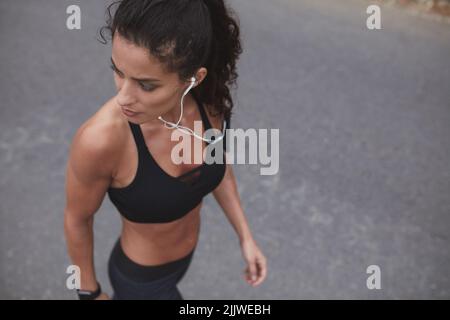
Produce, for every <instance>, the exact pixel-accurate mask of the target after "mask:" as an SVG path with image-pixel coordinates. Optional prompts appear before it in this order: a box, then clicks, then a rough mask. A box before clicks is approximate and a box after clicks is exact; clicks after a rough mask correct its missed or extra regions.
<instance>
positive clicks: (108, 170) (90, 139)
mask: <svg viewBox="0 0 450 320" xmlns="http://www.w3.org/2000/svg"><path fill="white" fill-rule="evenodd" d="M113 104H114V102H113V100H112V99H111V100H109V101H108V102H106V103H105V104H104V105H103V106H102V107H100V108H99V110H98V111H97V112H96V113H95V114H94V115H92V116H91V117H90V118H89V119H87V120H86V121H85V122H84V123H82V124H81V126H80V127H79V128H78V129H77V130H76V132H75V134H74V136H73V139H72V143H71V146H70V154H69V162H70V164H71V167H72V169H73V170H74V171H75V172H79V173H80V175H82V176H90V177H95V176H97V177H99V176H101V177H106V176H111V175H112V174H113V173H114V170H115V167H116V163H117V160H118V156H119V153H120V152H119V149H120V145H121V143H122V142H123V141H124V140H123V139H124V137H125V135H124V134H123V132H124V130H123V125H124V123H123V121H121V120H120V118H119V117H117V114H116V113H115V112H114V108H113V107H114V106H113Z"/></svg>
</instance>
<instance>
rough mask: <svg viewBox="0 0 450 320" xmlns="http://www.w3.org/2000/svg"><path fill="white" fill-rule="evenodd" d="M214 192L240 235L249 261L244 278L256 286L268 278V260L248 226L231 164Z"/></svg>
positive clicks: (246, 260)
mask: <svg viewBox="0 0 450 320" xmlns="http://www.w3.org/2000/svg"><path fill="white" fill-rule="evenodd" d="M213 194H214V198H215V199H216V200H217V203H218V204H219V205H220V207H221V208H222V210H223V211H224V213H225V215H226V216H227V219H228V221H229V222H230V223H231V225H232V226H233V228H234V230H235V231H236V233H237V235H238V237H239V242H240V245H241V250H242V255H243V257H244V260H245V262H246V263H247V266H246V268H245V270H244V279H245V280H246V281H247V283H248V284H250V285H252V286H254V287H255V286H258V285H259V284H261V283H262V282H263V281H264V279H265V278H266V275H267V260H266V257H265V256H264V255H263V253H262V252H261V250H260V248H259V247H258V245H257V244H256V241H255V239H254V238H253V236H252V233H251V231H250V228H249V226H248V223H247V220H246V218H245V214H244V211H243V209H242V206H241V202H240V198H239V194H238V190H237V185H236V179H235V176H234V174H233V169H232V167H231V166H230V165H229V164H227V165H226V170H225V176H224V178H223V179H222V181H221V183H220V184H219V185H218V186H217V188H216V189H215V190H214V191H213Z"/></svg>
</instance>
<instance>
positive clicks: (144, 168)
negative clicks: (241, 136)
mask: <svg viewBox="0 0 450 320" xmlns="http://www.w3.org/2000/svg"><path fill="white" fill-rule="evenodd" d="M193 97H194V99H195V101H196V103H197V106H198V108H199V111H200V115H201V118H202V122H203V127H204V128H205V129H204V130H205V131H206V130H207V129H210V128H211V123H210V122H209V120H208V117H207V116H206V112H205V110H204V107H203V105H202V103H200V102H199V100H198V99H197V97H196V96H195V94H193ZM229 120H230V119H227V121H226V128H228V127H229ZM128 123H129V125H130V128H131V131H132V133H133V137H134V141H135V142H136V145H137V150H138V159H139V160H138V168H137V171H136V175H135V178H134V180H133V181H132V182H131V183H130V184H129V185H128V186H126V187H121V188H115V187H111V186H110V187H109V188H108V191H107V192H108V197H109V199H110V200H111V202H112V203H113V204H114V206H115V207H116V208H117V210H118V211H119V213H120V214H121V215H122V216H124V217H125V218H126V219H128V220H130V221H132V222H137V223H164V222H170V221H174V220H177V219H180V218H181V217H183V216H184V215H186V214H187V213H189V212H190V211H191V210H192V209H194V208H195V207H196V206H197V205H198V204H199V203H200V202H201V201H202V199H203V197H204V196H205V195H207V194H208V193H210V192H211V191H213V190H214V189H215V188H216V187H217V186H218V185H219V183H220V182H221V181H222V178H223V177H224V175H225V169H226V165H225V152H224V160H223V163H222V164H219V163H213V164H207V163H205V162H203V164H201V165H200V166H198V167H196V168H194V169H193V170H190V171H188V172H186V173H184V174H182V175H181V176H179V177H173V176H171V175H169V174H168V173H166V172H165V171H164V170H163V169H162V168H161V167H160V166H159V165H158V163H157V162H156V161H155V159H154V158H153V157H152V155H151V153H150V151H149V149H148V148H147V145H146V144H145V140H144V136H143V134H142V131H141V127H140V126H139V125H138V124H135V123H131V122H128ZM226 128H224V129H226ZM224 138H225V137H224ZM207 144H208V143H207ZM223 146H224V149H225V146H226V141H225V139H224V141H223Z"/></svg>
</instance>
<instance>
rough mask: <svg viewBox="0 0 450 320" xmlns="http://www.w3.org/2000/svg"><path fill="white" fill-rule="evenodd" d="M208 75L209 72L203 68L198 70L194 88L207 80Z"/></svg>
mask: <svg viewBox="0 0 450 320" xmlns="http://www.w3.org/2000/svg"><path fill="white" fill-rule="evenodd" d="M207 74H208V70H207V69H206V68H203V67H202V68H200V69H198V71H197V72H196V73H195V79H196V83H195V85H194V87H196V86H198V85H199V84H200V83H202V81H203V80H204V79H205V78H206V75H207Z"/></svg>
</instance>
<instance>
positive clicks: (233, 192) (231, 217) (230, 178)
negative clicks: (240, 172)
mask: <svg viewBox="0 0 450 320" xmlns="http://www.w3.org/2000/svg"><path fill="white" fill-rule="evenodd" d="M226 166H227V167H226V171H225V176H224V178H223V180H222V182H221V183H220V184H219V185H218V186H217V188H216V189H215V190H214V191H213V195H214V198H215V199H216V201H217V203H218V204H219V205H220V207H221V208H222V210H223V211H224V213H225V215H226V216H227V219H228V221H229V222H230V223H231V225H232V226H233V228H234V230H235V231H236V233H237V235H238V237H239V241H240V242H241V243H243V242H245V241H247V240H252V239H253V236H252V234H251V231H250V228H249V226H248V223H247V220H246V218H245V215H244V211H243V210H242V206H241V202H240V198H239V194H238V190H237V185H236V178H235V176H234V174H233V169H232V167H231V165H229V164H227V165H226Z"/></svg>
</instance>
